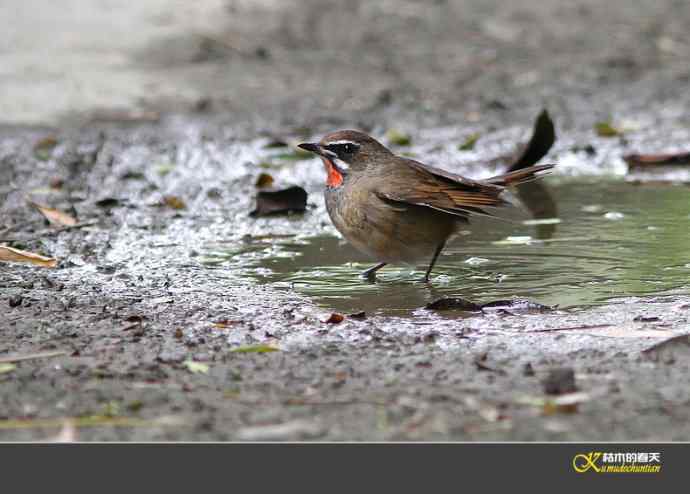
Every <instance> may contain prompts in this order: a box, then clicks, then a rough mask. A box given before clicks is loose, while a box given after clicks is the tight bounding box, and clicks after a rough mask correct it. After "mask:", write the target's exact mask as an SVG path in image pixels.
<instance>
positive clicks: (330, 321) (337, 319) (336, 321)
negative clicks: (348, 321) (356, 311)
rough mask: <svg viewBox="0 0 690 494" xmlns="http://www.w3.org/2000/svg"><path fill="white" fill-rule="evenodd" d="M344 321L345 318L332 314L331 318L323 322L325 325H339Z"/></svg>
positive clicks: (335, 313)
mask: <svg viewBox="0 0 690 494" xmlns="http://www.w3.org/2000/svg"><path fill="white" fill-rule="evenodd" d="M344 320H345V316H344V315H342V314H338V313H337V312H334V313H333V314H331V316H330V317H329V318H328V319H326V320H325V321H324V323H326V324H339V323H341V322H343V321H344Z"/></svg>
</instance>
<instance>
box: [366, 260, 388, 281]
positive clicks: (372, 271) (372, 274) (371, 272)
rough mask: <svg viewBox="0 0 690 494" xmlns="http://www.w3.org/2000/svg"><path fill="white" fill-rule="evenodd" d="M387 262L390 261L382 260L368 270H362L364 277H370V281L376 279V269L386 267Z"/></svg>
mask: <svg viewBox="0 0 690 494" xmlns="http://www.w3.org/2000/svg"><path fill="white" fill-rule="evenodd" d="M386 264H388V263H385V262H382V263H379V264H377V265H376V266H373V267H371V268H369V269H367V270H366V271H364V272H362V277H363V278H366V279H368V280H369V281H374V280H375V279H376V271H378V270H379V269H381V268H382V267H384V266H385V265H386Z"/></svg>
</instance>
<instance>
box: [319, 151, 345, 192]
mask: <svg viewBox="0 0 690 494" xmlns="http://www.w3.org/2000/svg"><path fill="white" fill-rule="evenodd" d="M321 161H323V164H324V166H325V167H326V173H328V177H327V178H326V183H327V184H328V185H329V186H330V187H337V186H339V185H340V184H342V183H343V174H342V173H340V172H339V171H338V169H337V168H336V166H335V165H334V164H333V162H332V161H331V160H329V159H328V158H324V157H321Z"/></svg>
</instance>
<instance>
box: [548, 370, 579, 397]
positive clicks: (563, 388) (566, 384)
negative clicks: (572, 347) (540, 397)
mask: <svg viewBox="0 0 690 494" xmlns="http://www.w3.org/2000/svg"><path fill="white" fill-rule="evenodd" d="M543 385H544V393H546V394H547V395H562V394H566V393H573V392H575V391H577V386H576V385H575V371H574V370H573V369H572V368H570V367H564V368H561V369H552V370H551V371H550V372H549V374H548V375H547V376H546V378H545V379H544V382H543Z"/></svg>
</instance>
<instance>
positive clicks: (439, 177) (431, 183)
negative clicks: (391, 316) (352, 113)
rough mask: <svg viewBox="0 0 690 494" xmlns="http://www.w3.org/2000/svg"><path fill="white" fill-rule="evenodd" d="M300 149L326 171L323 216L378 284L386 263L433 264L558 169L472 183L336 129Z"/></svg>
mask: <svg viewBox="0 0 690 494" xmlns="http://www.w3.org/2000/svg"><path fill="white" fill-rule="evenodd" d="M298 147H299V148H301V149H304V150H306V151H310V152H312V153H314V154H316V155H318V156H319V157H320V158H321V160H322V161H323V164H324V167H325V169H326V175H327V177H326V188H325V191H324V197H325V203H326V210H327V211H328V214H329V216H330V218H331V221H332V222H333V224H334V226H335V227H336V229H337V230H338V231H339V232H340V233H341V234H342V235H343V237H345V239H346V240H347V241H348V242H349V243H350V244H351V245H352V246H353V247H355V249H357V250H359V251H360V252H362V253H364V254H366V255H368V256H369V257H371V258H372V259H374V260H375V261H376V262H377V264H376V265H374V266H372V267H371V268H369V269H367V270H366V271H364V272H363V273H362V276H363V277H364V278H366V279H368V280H370V281H375V279H376V273H377V271H379V270H380V269H381V268H383V267H384V266H386V265H388V264H399V263H405V264H414V263H417V262H419V261H420V260H422V259H428V260H429V265H428V268H427V269H426V273H425V275H424V279H423V281H424V282H425V283H429V279H430V276H431V272H432V270H433V268H434V265H435V264H436V261H437V259H438V257H439V255H440V254H441V252H442V251H443V249H444V247H445V245H446V243H447V242H448V240H449V238H451V237H452V236H453V235H454V234H455V233H457V231H458V229H459V228H460V226H461V225H463V224H465V223H468V222H469V219H470V217H472V216H476V215H483V216H495V214H494V209H495V208H501V207H504V206H509V205H511V204H513V203H512V202H510V200H508V199H509V197H508V196H509V195H510V194H505V192H506V188H507V187H510V186H515V185H519V184H522V183H525V182H530V181H532V180H535V179H537V178H540V177H541V176H542V174H543V173H542V172H547V171H548V170H550V169H551V168H553V166H554V165H552V164H545V165H534V166H530V167H527V168H523V169H520V170H516V171H513V172H510V173H506V174H504V175H498V176H495V177H491V178H488V179H485V180H472V179H469V178H466V177H463V176H460V175H457V174H454V173H451V172H448V171H446V170H442V169H440V168H436V167H433V166H429V165H425V164H423V163H420V162H419V161H415V160H412V159H409V158H406V157H404V156H398V155H396V154H394V153H393V152H392V151H391V150H390V149H388V148H387V147H386V146H384V145H383V144H381V143H380V142H379V141H377V140H376V139H374V138H373V137H371V136H369V135H367V134H366V133H363V132H359V131H356V130H339V131H336V132H331V133H329V134H327V135H325V136H324V137H323V138H322V139H321V140H320V141H319V142H304V143H301V144H298Z"/></svg>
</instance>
